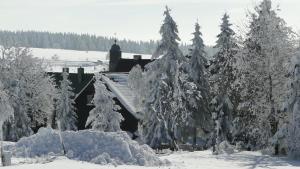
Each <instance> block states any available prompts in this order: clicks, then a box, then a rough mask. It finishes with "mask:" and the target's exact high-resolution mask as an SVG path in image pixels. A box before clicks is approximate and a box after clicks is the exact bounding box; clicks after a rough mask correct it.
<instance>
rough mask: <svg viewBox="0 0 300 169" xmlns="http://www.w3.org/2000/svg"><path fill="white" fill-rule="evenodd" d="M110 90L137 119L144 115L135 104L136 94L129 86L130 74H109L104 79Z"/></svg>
mask: <svg viewBox="0 0 300 169" xmlns="http://www.w3.org/2000/svg"><path fill="white" fill-rule="evenodd" d="M102 79H103V81H104V82H105V83H106V84H107V86H108V88H109V89H110V90H111V91H112V92H113V93H114V94H115V96H116V97H117V98H118V100H119V101H120V102H121V103H122V105H123V106H124V107H125V108H126V109H127V110H128V111H129V112H130V113H131V114H132V115H133V116H134V117H135V118H137V119H141V118H142V114H141V113H140V112H138V111H137V108H136V105H135V104H134V93H133V91H132V89H130V88H129V86H128V83H127V82H128V73H107V74H105V75H104V76H103V77H102Z"/></svg>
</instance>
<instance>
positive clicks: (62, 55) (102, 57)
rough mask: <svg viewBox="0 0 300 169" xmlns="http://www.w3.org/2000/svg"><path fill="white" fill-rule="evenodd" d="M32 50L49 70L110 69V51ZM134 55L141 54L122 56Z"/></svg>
mask: <svg viewBox="0 0 300 169" xmlns="http://www.w3.org/2000/svg"><path fill="white" fill-rule="evenodd" d="M30 50H31V53H32V55H33V56H34V57H37V58H40V59H43V60H44V61H45V63H46V64H47V65H48V67H47V71H49V72H61V71H62V68H63V67H69V68H70V70H69V72H70V73H76V72H77V68H78V67H83V68H85V72H86V73H95V72H99V71H105V70H107V69H108V62H109V57H108V52H101V51H76V50H65V49H42V48H30ZM133 55H139V54H134V53H122V58H126V59H133ZM142 57H143V58H144V59H150V58H151V55H145V54H142Z"/></svg>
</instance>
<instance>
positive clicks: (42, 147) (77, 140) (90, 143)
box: [12, 128, 166, 166]
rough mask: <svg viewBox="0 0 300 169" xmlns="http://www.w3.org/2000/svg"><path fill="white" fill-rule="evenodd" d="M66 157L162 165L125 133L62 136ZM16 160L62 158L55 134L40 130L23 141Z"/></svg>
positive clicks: (95, 161)
mask: <svg viewBox="0 0 300 169" xmlns="http://www.w3.org/2000/svg"><path fill="white" fill-rule="evenodd" d="M62 138H63V141H64V145H65V148H66V153H67V155H66V156H67V157H68V158H70V159H74V160H81V161H88V162H92V163H96V164H114V165H122V164H127V165H142V166H158V165H163V164H166V161H161V160H160V159H159V158H158V157H157V156H156V155H155V153H154V151H153V150H152V149H151V148H150V147H149V146H147V145H139V144H138V143H137V142H136V141H133V140H131V138H130V137H129V136H128V135H127V134H126V133H125V132H100V131H93V130H83V131H76V132H75V131H66V132H62ZM13 149H14V150H12V151H14V152H15V153H14V154H15V155H16V156H17V157H37V156H45V155H49V154H50V155H51V154H55V155H61V154H62V145H61V144H60V140H59V134H58V131H55V130H52V129H49V128H41V129H40V130H39V131H38V133H37V134H35V135H33V136H30V137H26V138H22V139H21V140H20V141H19V142H17V143H16V145H15V147H14V148H13Z"/></svg>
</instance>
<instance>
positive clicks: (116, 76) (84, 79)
mask: <svg viewBox="0 0 300 169" xmlns="http://www.w3.org/2000/svg"><path fill="white" fill-rule="evenodd" d="M150 62H151V60H150V59H142V56H141V55H134V56H133V59H123V58H122V51H121V48H120V46H119V45H117V43H116V42H115V44H113V45H112V47H111V49H110V61H109V71H107V72H102V73H103V75H104V76H105V77H106V78H105V79H106V80H105V81H104V82H105V83H106V86H107V88H108V90H111V91H112V92H113V93H114V95H115V98H114V100H115V102H116V104H118V105H119V106H120V107H121V110H119V112H120V113H121V114H122V116H123V117H124V121H123V122H122V123H121V129H122V130H124V131H129V132H131V133H134V132H135V131H136V130H137V126H138V120H139V118H140V116H139V115H138V112H136V110H135V108H134V105H132V102H130V100H131V99H132V98H131V97H132V96H133V94H132V91H131V90H130V89H129V87H128V86H126V85H127V77H128V72H129V71H130V70H131V69H132V68H133V67H134V66H135V65H137V64H139V65H140V66H141V67H142V68H144V66H145V65H146V64H148V63H150ZM63 71H68V68H64V69H63ZM49 74H50V75H52V76H53V77H54V78H55V81H56V83H57V86H59V85H60V81H61V80H62V73H60V72H59V73H57V72H55V73H51V72H50V73H49ZM69 80H70V81H71V82H72V88H73V91H74V93H75V107H76V112H77V117H78V120H77V121H78V124H77V125H78V129H79V130H83V129H86V127H85V123H86V120H87V118H88V116H89V112H90V111H91V110H92V109H93V108H94V105H93V103H92V99H93V97H94V93H95V89H94V82H95V79H94V74H92V73H85V72H84V69H83V68H78V69H77V73H69ZM122 92H123V93H122Z"/></svg>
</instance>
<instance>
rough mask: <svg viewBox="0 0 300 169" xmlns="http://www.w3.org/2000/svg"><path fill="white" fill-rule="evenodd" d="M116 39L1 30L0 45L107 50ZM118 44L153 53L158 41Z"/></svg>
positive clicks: (209, 52) (125, 49) (211, 50)
mask: <svg viewBox="0 0 300 169" xmlns="http://www.w3.org/2000/svg"><path fill="white" fill-rule="evenodd" d="M114 40H115V38H114V37H105V36H96V35H91V34H76V33H52V32H39V31H6V30H0V45H3V46H21V47H33V48H53V49H69V50H80V51H104V52H106V51H108V50H109V49H110V47H111V45H112V44H113V43H114ZM118 44H119V45H120V46H121V48H122V51H123V52H126V53H140V54H152V53H153V52H154V51H155V49H156V47H157V45H158V42H157V41H154V40H149V41H133V40H127V39H119V40H118ZM180 48H181V50H182V51H183V52H184V53H185V54H188V51H189V48H190V46H189V45H188V44H184V43H182V44H181V45H180ZM215 51H216V49H214V48H212V47H209V46H208V47H206V52H207V55H208V57H210V56H212V55H213V54H214V53H215Z"/></svg>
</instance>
